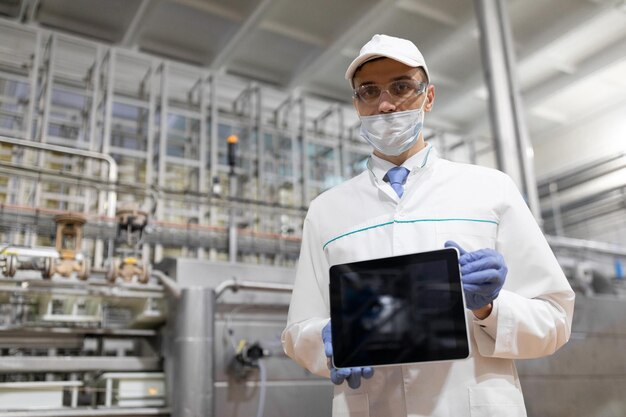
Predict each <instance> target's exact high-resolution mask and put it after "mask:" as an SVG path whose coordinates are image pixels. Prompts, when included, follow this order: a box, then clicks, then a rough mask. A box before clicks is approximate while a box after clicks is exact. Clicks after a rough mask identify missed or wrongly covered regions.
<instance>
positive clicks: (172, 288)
mask: <svg viewBox="0 0 626 417" xmlns="http://www.w3.org/2000/svg"><path fill="white" fill-rule="evenodd" d="M150 275H152V276H153V277H155V278H157V279H158V280H159V281H161V283H162V284H163V286H164V287H165V289H166V290H167V291H169V293H170V294H171V295H172V296H173V297H174V298H177V299H178V298H180V293H181V288H180V285H178V283H177V282H176V281H174V280H173V279H172V278H170V277H168V276H167V275H165V273H163V272H162V271H159V270H157V269H153V270H152V272H150Z"/></svg>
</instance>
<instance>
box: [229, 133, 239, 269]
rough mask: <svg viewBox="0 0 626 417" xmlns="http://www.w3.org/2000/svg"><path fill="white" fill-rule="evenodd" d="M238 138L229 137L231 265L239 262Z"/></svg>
mask: <svg viewBox="0 0 626 417" xmlns="http://www.w3.org/2000/svg"><path fill="white" fill-rule="evenodd" d="M236 150H237V137H236V136H234V135H232V136H229V137H228V165H229V166H230V173H229V174H228V187H229V192H228V197H229V206H228V259H229V261H230V263H235V262H237V217H236V216H237V211H236V205H235V199H236V198H237V188H238V186H237V185H238V184H237V182H238V178H237V173H236V172H235V165H236V163H237V152H236Z"/></svg>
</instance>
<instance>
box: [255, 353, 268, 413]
mask: <svg viewBox="0 0 626 417" xmlns="http://www.w3.org/2000/svg"><path fill="white" fill-rule="evenodd" d="M266 382H267V371H266V369H265V361H264V360H263V359H262V358H261V359H259V406H258V408H257V412H256V417H263V410H264V409H265V394H266V392H265V391H266V386H265V383H266Z"/></svg>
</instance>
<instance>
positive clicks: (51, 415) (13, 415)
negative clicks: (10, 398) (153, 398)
mask: <svg viewBox="0 0 626 417" xmlns="http://www.w3.org/2000/svg"><path fill="white" fill-rule="evenodd" d="M170 413H171V411H170V409H169V408H156V407H154V408H150V407H145V408H136V407H132V408H117V407H116V408H109V409H103V408H97V409H96V408H75V409H72V408H64V409H63V410H37V411H36V412H35V414H36V415H37V416H39V417H72V416H75V417H91V416H101V417H108V416H122V417H124V416H130V415H132V416H169V415H170ZM32 416H33V411H32V410H29V411H3V412H0V417H32Z"/></svg>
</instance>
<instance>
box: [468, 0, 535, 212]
mask: <svg viewBox="0 0 626 417" xmlns="http://www.w3.org/2000/svg"><path fill="white" fill-rule="evenodd" d="M474 4H475V9H476V14H477V20H478V25H479V28H480V32H481V37H480V39H481V51H482V55H483V63H484V70H485V79H486V82H487V86H488V88H489V108H490V114H491V117H490V120H491V124H492V131H493V134H494V137H495V138H496V141H495V147H496V155H497V159H498V165H499V167H500V169H502V170H503V171H504V172H506V173H507V174H509V175H510V176H511V178H512V179H513V181H515V183H516V184H517V185H518V187H519V188H520V189H521V190H522V192H523V193H524V195H525V196H526V198H527V200H528V202H529V206H530V208H531V210H532V211H533V214H534V215H535V218H536V219H537V221H538V222H541V212H540V210H539V202H538V197H537V191H536V183H535V179H534V172H533V170H532V147H531V144H530V140H529V139H528V134H527V130H526V126H525V124H524V120H523V117H522V109H521V105H520V98H519V88H518V86H517V80H516V78H515V65H514V63H515V58H514V55H513V45H512V35H511V33H510V27H509V22H508V15H507V14H506V13H505V9H504V8H505V5H504V2H503V1H502V0H474Z"/></svg>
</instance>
